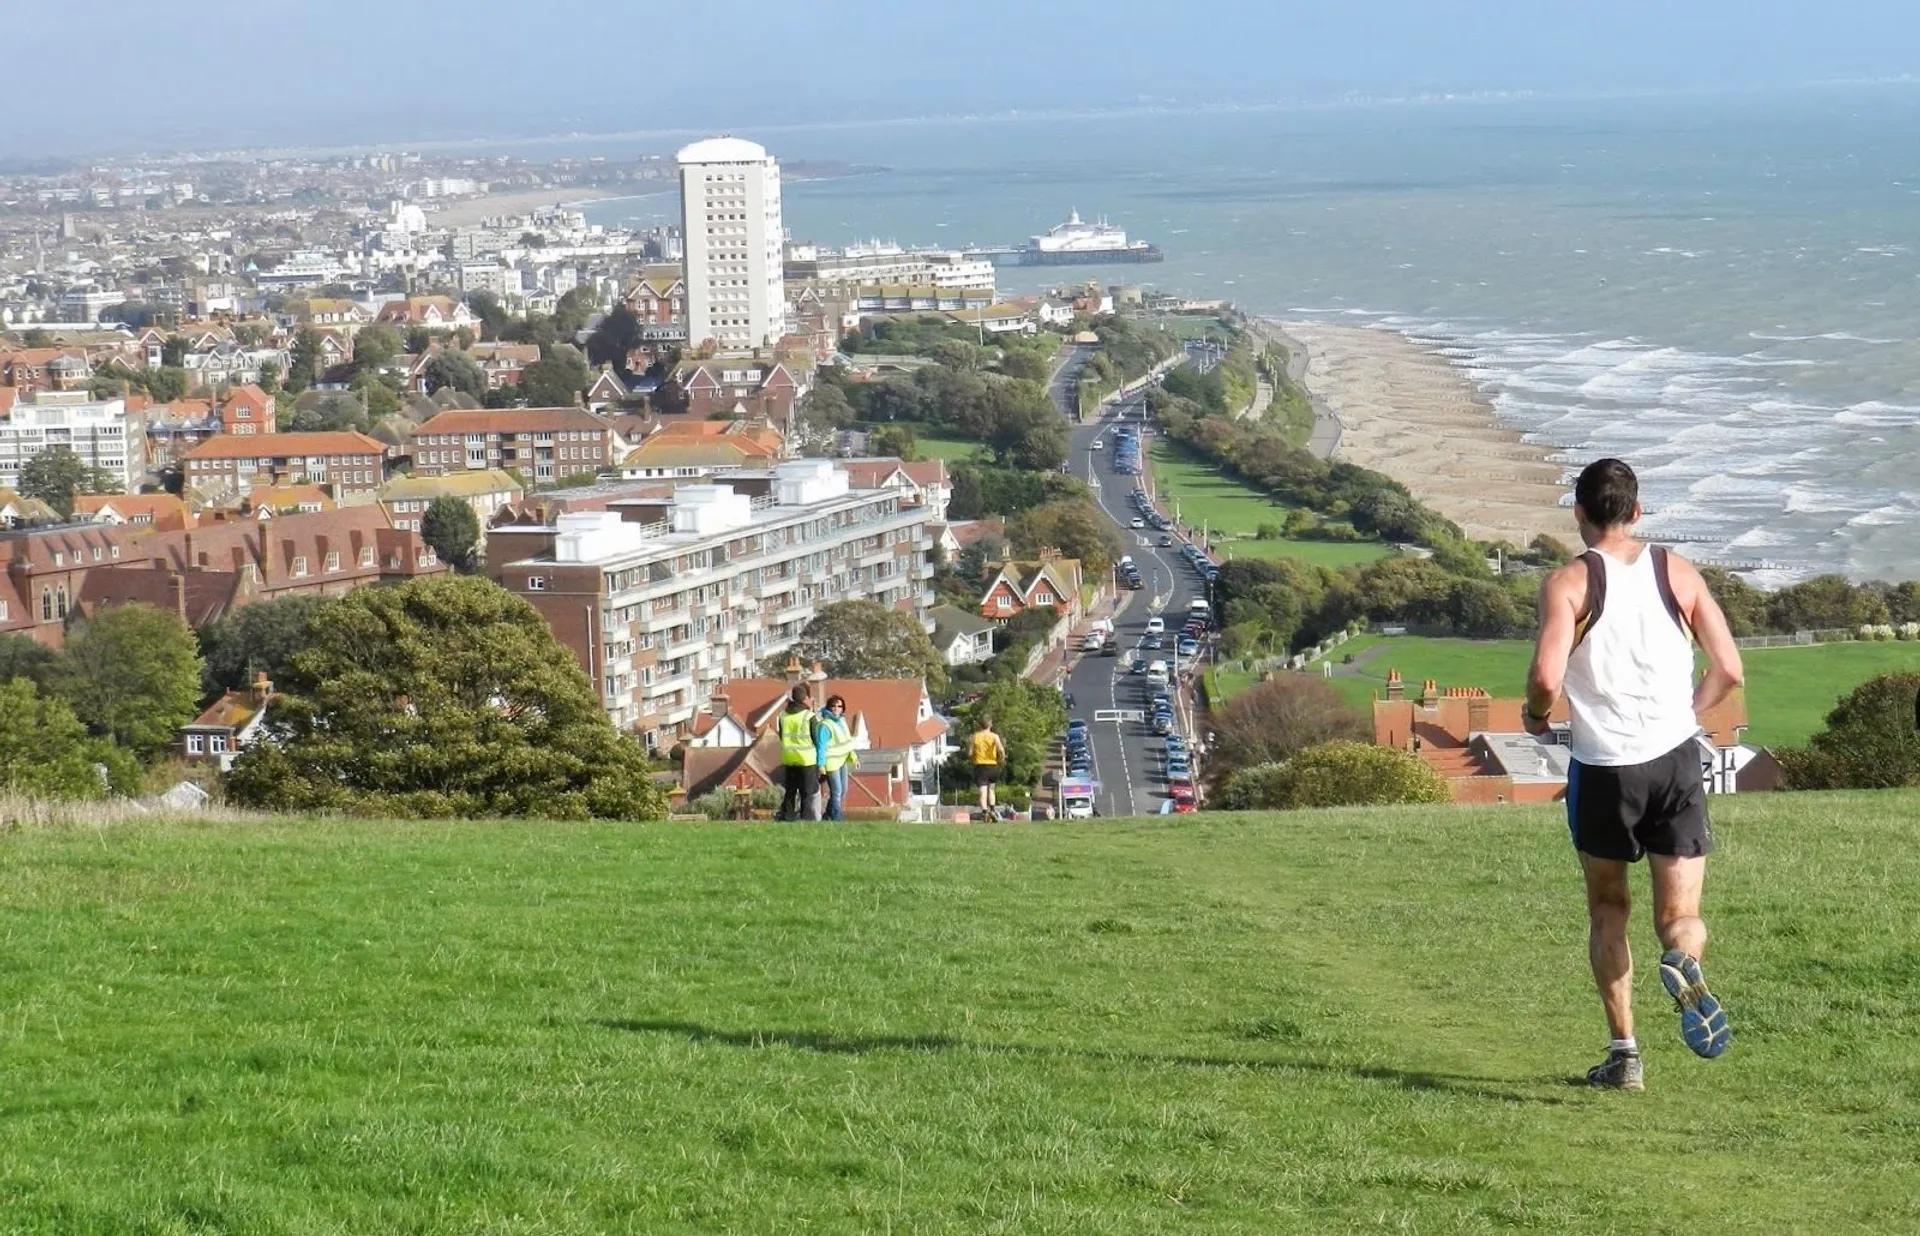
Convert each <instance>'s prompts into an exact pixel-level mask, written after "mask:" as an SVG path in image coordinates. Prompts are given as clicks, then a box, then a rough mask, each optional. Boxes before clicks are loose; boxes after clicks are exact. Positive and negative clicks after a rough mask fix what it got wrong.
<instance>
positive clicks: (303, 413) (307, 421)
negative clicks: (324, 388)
mask: <svg viewBox="0 0 1920 1236" xmlns="http://www.w3.org/2000/svg"><path fill="white" fill-rule="evenodd" d="M311 398H312V397H311V396H309V399H311ZM366 427H367V417H366V410H365V409H364V408H362V407H361V406H360V401H359V400H358V399H356V398H354V397H353V396H352V395H347V394H342V393H341V392H339V391H329V392H328V393H326V394H324V395H322V396H320V397H319V398H318V399H312V402H310V403H307V404H306V405H305V406H304V407H296V408H295V409H294V412H293V415H292V416H291V417H289V418H288V420H287V428H289V429H291V430H292V431H293V432H295V433H339V432H342V431H344V430H348V429H355V430H359V429H365V428H366Z"/></svg>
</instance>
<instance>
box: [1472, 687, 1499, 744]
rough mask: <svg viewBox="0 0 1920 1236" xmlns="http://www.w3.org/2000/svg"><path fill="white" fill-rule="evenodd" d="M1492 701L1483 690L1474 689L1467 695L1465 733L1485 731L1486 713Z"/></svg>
mask: <svg viewBox="0 0 1920 1236" xmlns="http://www.w3.org/2000/svg"><path fill="white" fill-rule="evenodd" d="M1492 703H1493V701H1492V700H1491V699H1489V698H1488V697H1487V693H1486V692H1485V691H1476V692H1474V693H1473V694H1472V695H1470V696H1468V697H1467V733H1469V734H1484V733H1486V731H1487V714H1488V711H1489V706H1490V705H1491V704H1492Z"/></svg>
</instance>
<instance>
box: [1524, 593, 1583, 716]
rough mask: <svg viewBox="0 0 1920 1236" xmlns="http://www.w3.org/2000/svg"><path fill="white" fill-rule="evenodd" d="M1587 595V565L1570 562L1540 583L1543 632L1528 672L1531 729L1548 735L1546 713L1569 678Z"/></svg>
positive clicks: (1535, 646) (1551, 707)
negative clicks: (1571, 657) (1574, 646)
mask: <svg viewBox="0 0 1920 1236" xmlns="http://www.w3.org/2000/svg"><path fill="white" fill-rule="evenodd" d="M1586 595H1587V567H1586V564H1585V563H1583V562H1579V561H1575V562H1570V563H1568V564H1567V565H1566V566H1563V567H1561V568H1560V569H1559V570H1557V571H1554V572H1553V573H1552V574H1550V575H1548V576H1547V580H1546V582H1545V583H1544V584H1541V585H1540V635H1539V638H1538V639H1536V640H1535V641H1534V645H1533V667H1532V668H1531V669H1530V670H1528V671H1527V709H1526V714H1527V715H1526V717H1525V718H1524V720H1525V722H1526V726H1527V732H1528V733H1530V734H1544V733H1546V731H1547V722H1546V720H1545V718H1546V715H1547V714H1548V713H1550V712H1552V711H1553V705H1554V702H1555V701H1556V700H1558V699H1559V698H1560V688H1561V687H1562V686H1563V685H1565V683H1566V678H1567V658H1568V657H1569V656H1571V655H1572V654H1573V639H1574V632H1575V630H1576V628H1577V626H1578V624H1579V621H1580V606H1581V605H1582V604H1583V603H1584V602H1585V600H1586Z"/></svg>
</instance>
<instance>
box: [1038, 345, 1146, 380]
mask: <svg viewBox="0 0 1920 1236" xmlns="http://www.w3.org/2000/svg"><path fill="white" fill-rule="evenodd" d="M1000 372H1001V373H1004V374H1006V375H1007V376H1008V377H1010V378H1021V379H1024V380H1026V381H1028V382H1045V381H1046V380H1047V377H1048V369H1047V358H1046V357H1044V356H1042V355H1040V354H1039V353H1038V352H1035V351H1034V350H1032V349H1031V348H1009V349H1008V350H1007V351H1006V352H1005V353H1004V354H1003V355H1002V356H1001V357H1000ZM1175 372H1178V371H1177V370H1176V371H1175Z"/></svg>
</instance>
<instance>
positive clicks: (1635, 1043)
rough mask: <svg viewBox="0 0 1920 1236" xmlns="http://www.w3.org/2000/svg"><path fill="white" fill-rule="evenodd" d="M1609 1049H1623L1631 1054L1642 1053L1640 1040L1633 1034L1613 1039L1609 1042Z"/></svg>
mask: <svg viewBox="0 0 1920 1236" xmlns="http://www.w3.org/2000/svg"><path fill="white" fill-rule="evenodd" d="M1607 1050H1608V1051H1609V1052H1620V1051H1623V1052H1626V1053H1627V1054H1628V1055H1629V1056H1637V1055H1639V1054H1640V1041H1639V1040H1638V1039H1636V1038H1634V1037H1633V1036H1632V1035H1628V1036H1627V1037H1626V1038H1624V1039H1612V1040H1609V1041H1608V1043H1607Z"/></svg>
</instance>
